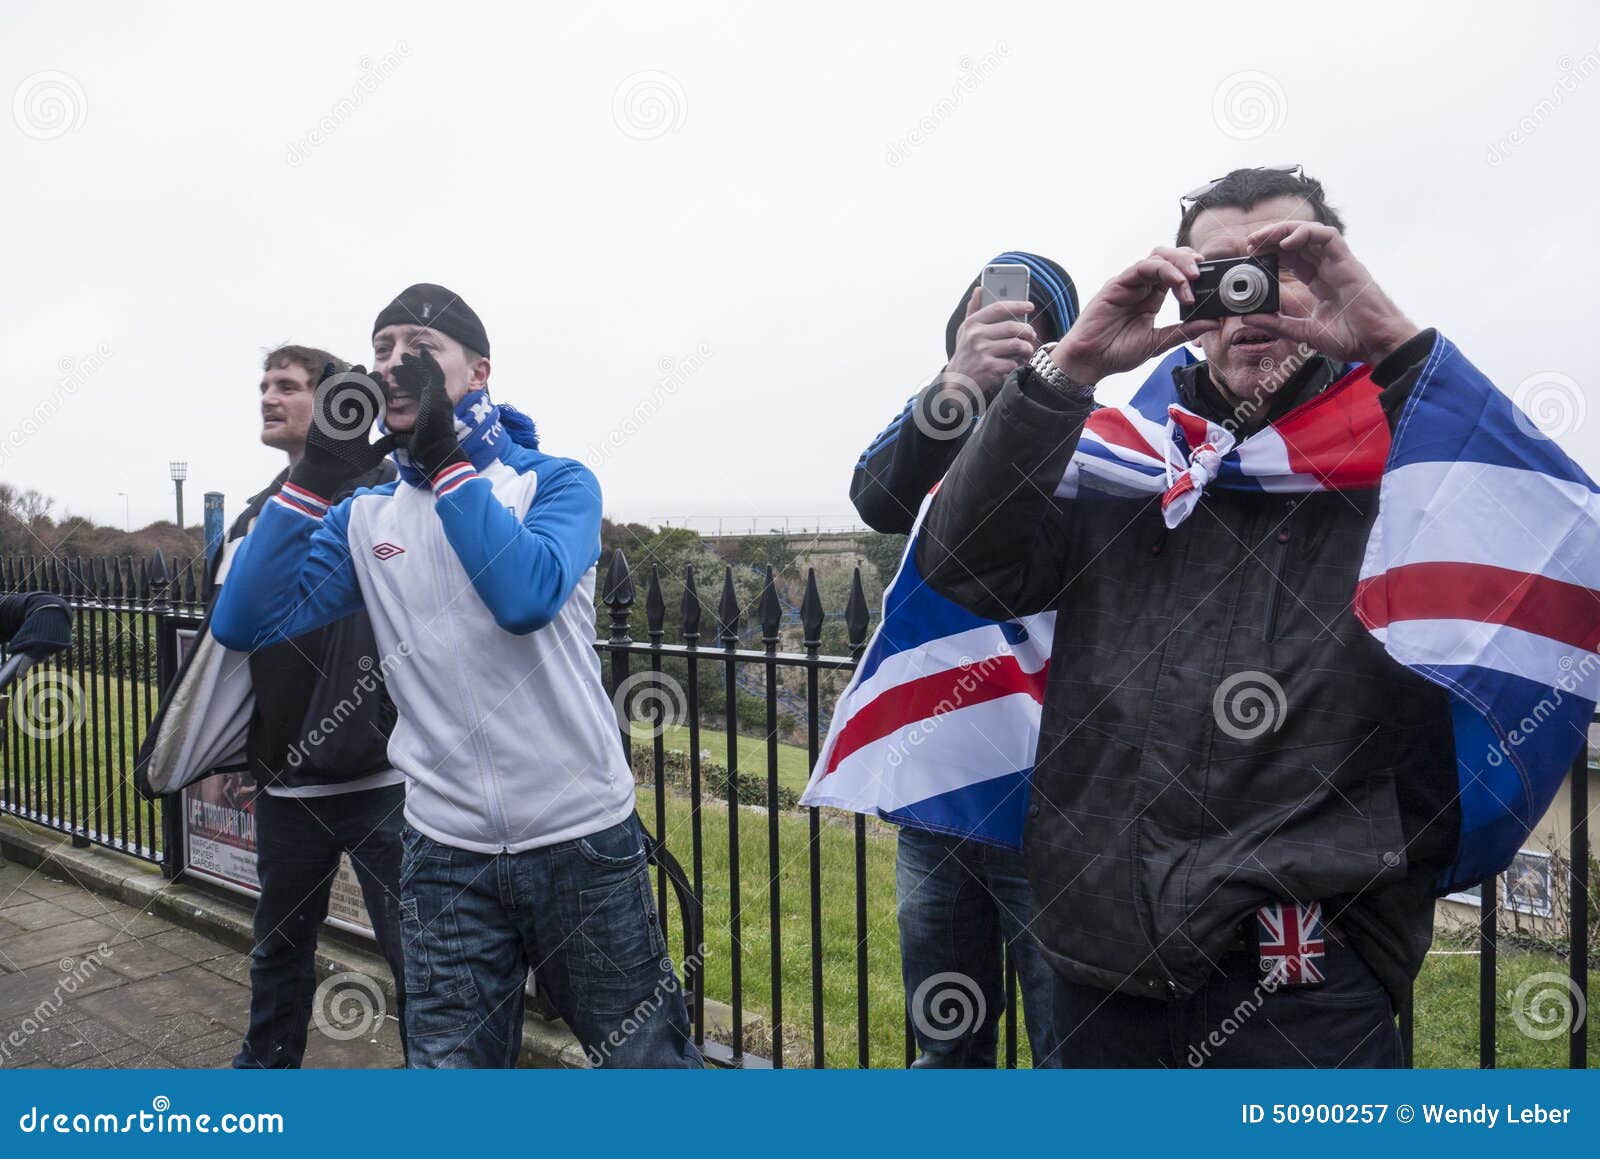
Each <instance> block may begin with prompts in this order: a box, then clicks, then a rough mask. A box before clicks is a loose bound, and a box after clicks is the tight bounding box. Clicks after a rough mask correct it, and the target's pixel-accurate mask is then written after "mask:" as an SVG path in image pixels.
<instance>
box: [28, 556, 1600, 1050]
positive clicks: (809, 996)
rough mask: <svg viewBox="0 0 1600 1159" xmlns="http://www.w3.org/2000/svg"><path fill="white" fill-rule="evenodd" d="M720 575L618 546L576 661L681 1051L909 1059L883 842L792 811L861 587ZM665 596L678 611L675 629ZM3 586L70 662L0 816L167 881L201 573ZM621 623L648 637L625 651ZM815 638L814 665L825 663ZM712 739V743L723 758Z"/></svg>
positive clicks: (40, 671)
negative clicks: (681, 909)
mask: <svg viewBox="0 0 1600 1159" xmlns="http://www.w3.org/2000/svg"><path fill="white" fill-rule="evenodd" d="M738 578H739V579H740V580H742V581H743V582H742V583H736V582H735V581H736V571H735V568H734V567H732V566H729V567H726V568H725V569H724V570H723V574H722V576H721V582H720V587H719V590H718V592H717V594H716V596H715V598H714V599H710V598H706V597H702V593H701V589H700V580H699V577H698V576H697V575H696V572H695V570H694V568H693V567H692V566H691V567H686V568H685V569H684V572H683V574H682V576H681V579H680V577H678V576H676V575H674V576H671V577H664V576H663V575H662V574H661V573H660V571H659V570H658V569H657V568H654V567H651V568H649V569H648V571H645V572H640V573H639V574H638V575H637V576H636V575H635V573H634V572H633V571H632V570H630V568H629V566H628V563H627V560H626V559H625V557H624V555H623V553H622V552H621V551H616V552H614V553H612V555H611V556H610V557H609V559H608V560H607V567H606V569H605V572H604V575H603V576H602V578H601V580H600V584H599V588H600V590H599V592H598V593H597V594H598V596H599V600H598V601H597V603H598V606H599V607H600V608H601V616H602V618H603V620H604V623H603V624H602V625H601V626H600V630H599V631H598V633H597V639H596V642H595V647H596V649H597V651H598V652H599V653H600V655H601V657H602V662H603V663H602V667H603V670H604V672H605V675H606V678H607V682H608V684H609V686H610V691H611V692H612V694H613V696H614V698H615V702H616V703H617V705H618V709H619V723H620V724H621V735H622V742H623V745H624V750H625V751H626V752H628V753H629V754H630V755H631V757H632V762H633V767H634V772H635V777H636V779H637V781H638V784H639V787H640V796H641V800H640V814H641V817H642V818H643V820H644V822H645V824H646V827H647V828H648V829H649V830H650V831H651V832H652V833H653V834H654V835H655V837H656V838H657V840H658V841H659V842H660V843H661V844H662V846H663V847H664V848H665V849H666V850H667V851H668V852H669V853H671V854H673V855H674V857H675V858H676V859H677V861H679V862H680V863H682V864H684V865H685V866H686V867H687V869H686V875H687V877H688V879H689V883H690V892H691V893H692V895H693V897H694V898H695V899H697V901H698V909H699V911H700V913H699V914H698V915H697V916H699V917H701V918H703V930H704V934H703V937H702V944H701V945H698V946H692V945H687V944H678V945H674V947H673V949H674V952H675V956H676V958H677V961H678V963H679V965H680V966H681V967H682V969H683V973H684V983H685V992H686V996H687V997H689V998H690V1000H691V1010H692V1012H693V1018H694V1026H695V1034H696V1037H697V1039H698V1040H699V1041H700V1042H701V1043H702V1046H703V1048H704V1050H705V1052H706V1054H707V1056H708V1057H709V1058H711V1059H712V1060H713V1061H714V1062H717V1063H719V1064H722V1065H728V1066H746V1067H749V1066H767V1065H770V1066H774V1067H782V1066H817V1067H821V1066H840V1065H844V1066H851V1065H853V1066H861V1067H866V1066H870V1065H873V1064H877V1065H898V1064H899V1063H900V1062H901V1061H907V1062H909V1061H910V1059H911V1058H912V1057H913V1055H914V1041H913V1038H912V1035H911V1027H910V1022H909V1020H908V1019H907V1018H906V1016H905V1010H904V1006H903V1002H902V1000H901V998H900V993H901V988H900V981H899V961H898V943H897V941H896V938H895V913H894V905H893V886H894V880H893V858H894V842H893V840H892V835H891V834H892V831H891V830H889V829H888V828H887V827H884V826H880V825H879V824H878V823H876V822H872V821H869V820H868V819H866V818H864V817H862V816H860V815H856V814H844V813H839V812H835V811H833V810H818V809H801V808H799V807H798V806H797V805H796V803H795V801H796V790H797V788H798V785H799V784H801V783H803V779H804V771H805V770H807V769H809V768H810V767H811V766H812V765H813V764H814V763H815V760H816V757H817V754H818V751H819V749H820V746H821V741H822V737H823V734H824V732H825V729H826V721H827V713H828V712H829V710H830V709H831V707H832V704H833V702H834V700H835V699H836V697H837V695H838V693H839V691H840V690H841V689H842V687H843V685H844V683H845V681H846V680H848V678H849V675H850V673H851V672H852V671H853V670H854V667H855V664H856V662H857V660H858V659H859V657H860V655H861V652H862V650H863V648H864V647H865V644H866V641H867V636H868V630H869V628H870V626H871V618H872V617H871V612H870V609H869V606H868V601H867V599H866V595H865V591H864V588H863V584H862V579H861V574H860V571H859V569H857V570H856V572H855V574H854V576H853V577H852V581H851V583H850V586H849V593H848V596H847V598H846V599H845V601H844V607H843V608H842V609H836V610H833V611H831V612H828V611H825V610H824V606H823V599H822V596H821V595H820V593H819V587H818V582H817V577H816V575H815V573H814V572H812V571H809V570H808V571H807V572H806V574H805V578H804V580H803V581H801V580H799V579H798V578H797V577H795V576H793V575H789V576H786V577H784V579H783V580H782V582H780V578H779V577H777V576H775V575H774V574H773V572H772V570H771V569H770V568H768V569H766V571H765V572H764V574H760V575H758V576H756V577H749V576H745V575H743V574H742V573H741V574H739V576H738ZM669 581H670V582H669ZM756 583H759V588H756V587H755V586H754V585H755V584H756ZM669 586H670V587H671V589H672V590H673V593H674V594H675V595H676V596H677V599H676V601H675V602H676V604H677V607H676V608H675V609H674V611H675V613H676V615H675V616H672V617H669V615H668V611H669V609H668V599H667V589H668V587H669ZM741 586H742V587H743V588H744V589H745V593H746V595H745V598H744V601H743V603H741V597H740V589H741ZM640 587H642V588H643V592H644V598H643V601H642V609H641V608H640V607H639V606H638V605H639V600H638V595H639V588H640ZM0 590H4V591H7V592H12V591H24V590H45V591H52V592H56V593H58V594H60V595H63V596H65V597H66V598H67V599H68V600H69V602H70V603H71V604H72V606H73V608H74V609H75V612H76V617H77V619H76V627H75V642H74V644H73V647H72V649H71V650H70V651H68V652H66V653H64V654H62V655H61V656H59V657H56V658H53V659H51V660H47V661H45V662H43V663H42V664H40V665H38V666H36V667H35V669H34V670H33V672H32V673H31V674H30V675H29V677H28V679H27V681H25V682H24V684H25V685H26V687H25V688H23V689H13V690H12V696H13V698H15V697H19V696H24V695H28V694H29V690H34V689H36V688H39V687H44V686H47V685H48V684H49V682H51V681H54V682H55V684H56V686H57V687H59V688H62V689H65V690H66V695H67V698H68V699H72V700H74V701H75V712H76V716H75V717H74V716H71V714H70V713H69V717H68V718H66V719H67V721H68V723H67V724H66V725H65V726H64V727H62V728H61V729H60V730H59V732H56V733H55V734H54V735H51V729H52V728H53V727H54V726H47V727H44V728H40V727H31V728H27V729H24V728H19V727H16V719H15V718H16V715H17V714H16V713H14V712H11V711H10V709H9V708H8V716H10V717H12V718H13V719H11V720H9V721H8V724H9V725H10V727H7V728H6V730H5V740H4V744H3V746H0V756H3V760H4V764H3V767H0V812H3V813H9V814H12V815H14V816H18V817H21V818H24V819H26V820H28V821H30V822H33V823H35V824H38V825H43V826H46V827H48V828H50V829H53V830H56V831H58V832H61V833H64V834H67V835H69V836H70V837H71V838H72V840H73V841H74V842H75V843H78V844H85V845H86V844H91V843H92V844H99V845H104V846H107V847H110V848H112V849H116V850H118V851H120V852H123V853H127V854H131V855H132V856H135V857H140V858H143V859H145V860H147V861H152V862H155V863H157V864H160V865H162V866H163V868H164V869H166V870H167V871H168V872H169V873H171V872H175V871H176V870H177V869H178V868H179V867H180V866H181V859H182V851H181V840H180V839H179V833H180V830H179V829H178V828H177V819H178V818H177V814H178V812H179V810H178V809H176V808H173V809H168V810H163V809H162V808H161V807H160V806H159V805H151V804H148V803H144V802H142V801H141V800H139V798H138V797H137V794H135V793H134V791H133V787H132V784H131V776H132V767H133V758H134V754H135V753H136V752H137V750H138V747H139V744H140V742H141V741H142V739H143V737H144V734H145V732H146V730H147V729H148V727H149V722H150V720H151V718H152V717H153V716H154V713H155V708H156V703H157V698H158V690H160V689H161V688H164V687H165V686H166V683H167V681H168V680H170V678H171V676H172V674H173V673H174V672H175V671H176V668H177V657H178V654H179V651H178V649H179V644H178V641H179V633H180V632H181V631H183V630H186V629H194V628H197V627H198V626H199V625H200V623H201V621H202V618H203V614H204V605H205V600H206V598H207V596H208V594H209V593H208V592H207V590H206V583H205V578H204V573H203V568H202V567H201V566H200V564H199V562H198V561H185V562H182V563H180V564H177V565H176V566H174V565H169V564H168V563H166V562H165V561H163V560H161V559H160V557H159V556H158V557H157V558H156V559H154V560H150V561H144V560H130V559H109V558H93V559H63V558H54V559H37V558H10V559H5V560H0ZM641 611H642V613H643V614H642V617H641V616H640V615H639V613H640V612H641ZM747 619H748V620H749V621H750V622H747ZM640 626H642V629H643V633H642V634H643V638H636V630H637V628H638V627H640ZM841 629H842V631H841ZM825 640H827V641H830V642H831V643H832V646H833V649H834V650H833V651H831V652H825V651H824V647H825ZM713 737H714V738H715V739H712V738H713ZM708 744H710V745H716V746H719V747H720V757H721V759H720V760H718V759H715V758H716V757H717V755H718V753H716V752H713V751H712V750H711V749H710V748H708V747H707V746H708ZM1587 759H1588V758H1587V754H1580V757H1579V759H1578V760H1577V762H1576V763H1575V765H1574V775H1573V776H1572V777H1571V778H1570V782H1569V783H1570V790H1569V791H1570V798H1569V804H1570V807H1571V816H1572V825H1571V832H1570V846H1569V854H1568V856H1567V858H1566V861H1565V866H1566V869H1565V877H1566V880H1565V882H1564V883H1562V884H1563V886H1564V888H1563V890H1562V893H1563V898H1564V902H1565V904H1566V905H1567V907H1568V912H1567V914H1566V920H1567V933H1568V937H1569V940H1570V951H1569V955H1568V956H1569V967H1570V979H1571V984H1572V993H1573V994H1574V995H1575V996H1576V1001H1577V1002H1578V1003H1579V1004H1580V1005H1581V1004H1582V1003H1584V1002H1585V1001H1586V998H1587V992H1588V951H1587V947H1588V944H1589V932H1588V931H1589V905H1588V899H1589V896H1590V893H1589V890H1590V882H1589V860H1588V850H1589V836H1588V827H1587V813H1588V809H1589V801H1588V779H1587V776H1586V775H1585V774H1586V772H1587V768H1588V765H1587ZM786 761H787V762H788V766H787V768H786V766H785V762H786ZM786 782H787V783H786ZM669 884H670V883H669V881H668V875H667V873H666V871H665V870H664V869H658V871H657V879H656V891H657V901H658V904H659V906H660V907H661V909H662V912H663V914H667V913H668V911H669V910H670V909H671V908H672V906H674V905H675V904H676V901H677V899H676V897H675V895H674V891H673V890H671V889H670V888H669ZM1481 893H1482V898H1481V910H1480V912H1479V922H1478V930H1477V948H1478V950H1479V955H1478V957H1479V963H1480V965H1479V974H1478V987H1479V1015H1478V1043H1479V1062H1480V1065H1481V1066H1485V1067H1489V1066H1493V1065H1495V1060H1496V1058H1497V1043H1496V1013H1497V1011H1498V1010H1500V1008H1501V998H1502V997H1503V996H1502V995H1500V994H1499V993H1498V989H1497V986H1498V977H1499V955H1500V950H1501V945H1502V940H1503V921H1502V919H1503V917H1504V915H1503V913H1502V912H1501V910H1502V907H1501V906H1500V902H1499V896H1500V895H1499V889H1498V885H1497V883H1495V882H1488V883H1485V885H1484V887H1483V889H1482V890H1481ZM666 928H668V929H675V928H678V924H677V923H669V924H667V926H666ZM684 940H685V939H684V938H681V937H680V939H679V941H680V942H682V941H684ZM1006 990H1007V993H1008V994H1009V995H1010V996H1011V1000H1010V1001H1009V1002H1008V1004H1007V1009H1006V1014H1005V1019H1004V1022H1003V1035H1004V1043H1005V1048H1004V1054H1003V1058H1004V1061H1005V1063H1006V1065H1008V1066H1015V1065H1017V1063H1018V1061H1019V1054H1020V1053H1021V1050H1022V1047H1023V1045H1024V1042H1023V1036H1021V1035H1020V1032H1019V1025H1018V1019H1017V1017H1016V1007H1017V1003H1016V977H1015V970H1014V969H1013V968H1012V966H1011V964H1010V963H1009V962H1008V963H1007V968H1006ZM713 1003H714V1004H715V1005H713ZM891 1024H892V1025H891ZM1415 1028H1416V1024H1415V1016H1414V1013H1413V1011H1411V1010H1406V1011H1403V1013H1402V1020H1401V1030H1402V1035H1403V1038H1404V1041H1405V1045H1406V1049H1407V1052H1408V1056H1409V1052H1410V1050H1411V1046H1412V1043H1413V1039H1414V1032H1415ZM1586 1044H1587V1026H1586V1022H1585V1020H1583V1019H1581V1018H1580V1019H1578V1020H1576V1025H1575V1026H1573V1027H1572V1028H1571V1032H1570V1035H1569V1059H1568V1061H1569V1064H1570V1065H1571V1066H1573V1067H1582V1066H1584V1065H1586V1062H1587V1046H1586Z"/></svg>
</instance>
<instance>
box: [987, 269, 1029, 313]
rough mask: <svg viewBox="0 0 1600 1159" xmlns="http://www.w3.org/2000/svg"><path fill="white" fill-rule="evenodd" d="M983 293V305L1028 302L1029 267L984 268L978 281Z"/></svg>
mask: <svg viewBox="0 0 1600 1159" xmlns="http://www.w3.org/2000/svg"><path fill="white" fill-rule="evenodd" d="M978 288H979V289H980V290H982V292H983V298H982V302H981V305H984V306H991V305H993V304H994V303H996V302H1026V301H1027V300H1028V267H1027V266H1022V265H995V266H984V267H983V274H982V276H981V277H979V279H978ZM1024 320H1025V319H1024Z"/></svg>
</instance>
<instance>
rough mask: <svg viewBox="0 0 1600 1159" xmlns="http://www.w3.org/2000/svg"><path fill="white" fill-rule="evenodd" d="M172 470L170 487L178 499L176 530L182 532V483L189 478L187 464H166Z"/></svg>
mask: <svg viewBox="0 0 1600 1159" xmlns="http://www.w3.org/2000/svg"><path fill="white" fill-rule="evenodd" d="M168 466H169V467H171V468H172V486H173V488H174V490H175V491H176V492H177V498H178V530H179V531H182V530H183V481H184V480H185V479H187V478H188V477H189V464H188V463H179V462H173V463H169V464H168Z"/></svg>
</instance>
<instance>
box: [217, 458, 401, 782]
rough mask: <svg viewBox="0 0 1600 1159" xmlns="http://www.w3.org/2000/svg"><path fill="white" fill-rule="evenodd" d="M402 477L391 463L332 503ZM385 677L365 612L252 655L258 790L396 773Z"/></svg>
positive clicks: (243, 522)
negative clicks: (391, 770)
mask: <svg viewBox="0 0 1600 1159" xmlns="http://www.w3.org/2000/svg"><path fill="white" fill-rule="evenodd" d="M394 477H395V471H394V467H393V466H391V465H390V464H389V462H388V461H387V460H385V461H384V462H383V463H381V464H380V465H379V466H378V467H377V468H376V469H375V470H373V471H372V472H371V473H370V474H368V475H365V476H363V477H362V478H360V479H358V480H356V481H355V482H353V483H349V484H347V485H346V486H344V487H343V488H341V489H340V491H339V493H338V494H336V495H334V496H332V502H333V503H338V502H339V501H340V500H342V499H343V498H345V496H347V495H350V494H351V493H353V492H354V491H356V490H357V489H358V488H361V487H376V486H379V485H381V484H383V483H387V482H389V481H390V480H392V479H393V478H394ZM286 478H288V472H287V471H285V472H283V473H282V474H280V475H279V476H278V477H277V478H276V479H274V480H273V481H272V483H271V484H270V485H268V487H267V488H266V489H265V490H263V491H262V492H260V493H259V494H257V495H254V496H252V497H251V499H250V501H249V503H248V504H247V505H246V507H245V509H244V511H242V512H241V513H240V515H239V518H238V519H236V520H234V523H233V526H232V527H231V528H230V529H229V530H228V536H227V538H228V540H229V541H232V540H235V539H240V538H243V537H244V535H245V534H246V533H247V532H248V531H249V530H250V526H251V524H252V523H253V522H254V521H255V519H256V517H257V516H258V515H259V514H260V513H261V509H262V508H263V507H264V506H265V505H266V503H267V500H269V499H271V498H272V496H274V495H276V494H277V493H278V489H279V488H280V487H282V486H283V482H284V480H285V479H286ZM215 590H216V589H213V591H215ZM382 675H383V674H382V670H381V658H380V657H379V655H378V644H377V641H376V640H375V639H374V638H373V634H372V622H371V621H370V620H369V619H367V613H366V612H364V611H361V612H356V613H355V614H354V615H351V616H347V617H345V618H344V619H342V620H338V621H336V622H335V623H332V624H329V625H327V626H326V627H323V628H318V629H316V630H314V631H311V632H307V633H306V634H305V635H303V636H296V637H295V638H294V639H293V640H288V641H285V642H284V643H282V644H272V645H269V646H267V647H265V648H258V649H256V650H255V651H254V652H252V653H251V654H250V682H251V684H252V686H253V687H254V689H255V712H254V713H253V714H252V715H251V717H250V734H249V741H248V749H247V753H248V758H249V762H250V769H251V772H252V773H253V775H254V776H255V778H256V781H257V783H258V784H261V785H262V786H266V785H278V786H282V787H284V788H300V787H305V786H312V785H325V784H335V783H339V782H343V781H353V780H356V779H358V778H360V777H366V776H371V775H372V774H374V773H381V772H383V771H384V770H386V769H388V768H390V767H391V766H390V764H389V755H388V748H389V734H390V733H391V732H392V731H394V722H395V715H396V713H395V707H394V702H393V701H391V700H390V699H389V693H388V690H387V689H386V688H385V687H384V683H383V678H382Z"/></svg>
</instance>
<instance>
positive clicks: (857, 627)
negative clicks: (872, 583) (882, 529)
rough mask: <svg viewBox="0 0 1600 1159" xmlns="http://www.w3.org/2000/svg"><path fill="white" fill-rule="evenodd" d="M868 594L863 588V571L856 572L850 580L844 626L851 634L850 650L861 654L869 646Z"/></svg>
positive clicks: (857, 570)
mask: <svg viewBox="0 0 1600 1159" xmlns="http://www.w3.org/2000/svg"><path fill="white" fill-rule="evenodd" d="M867 621H868V613H867V593H866V591H865V590H863V589H862V587H861V569H860V568H859V567H858V568H856V570H855V575H854V576H853V577H852V578H851V580H850V600H849V602H848V603H846V604H845V606H844V626H845V628H846V629H847V630H848V631H849V633H850V650H851V651H852V652H859V651H860V650H861V649H862V648H865V647H866V646H867Z"/></svg>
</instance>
